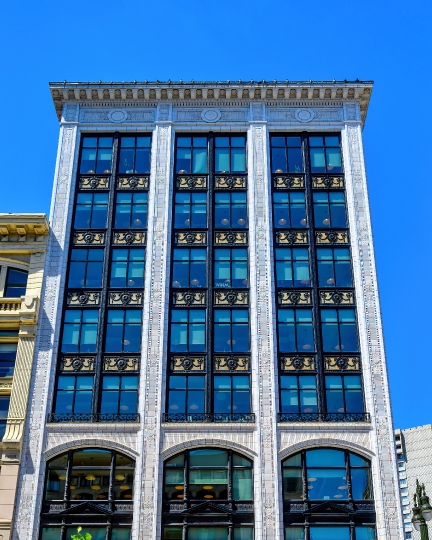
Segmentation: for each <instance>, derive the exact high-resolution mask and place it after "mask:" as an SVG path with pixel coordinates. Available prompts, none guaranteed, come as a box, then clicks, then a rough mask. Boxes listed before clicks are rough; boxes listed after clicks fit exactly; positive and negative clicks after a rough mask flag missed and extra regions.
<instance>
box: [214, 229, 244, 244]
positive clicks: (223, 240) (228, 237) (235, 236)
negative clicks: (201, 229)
mask: <svg viewBox="0 0 432 540" xmlns="http://www.w3.org/2000/svg"><path fill="white" fill-rule="evenodd" d="M215 244H217V245H220V244H221V245H229V246H232V245H246V244H247V233H246V232H244V231H241V232H239V231H226V232H225V231H223V232H215Z"/></svg>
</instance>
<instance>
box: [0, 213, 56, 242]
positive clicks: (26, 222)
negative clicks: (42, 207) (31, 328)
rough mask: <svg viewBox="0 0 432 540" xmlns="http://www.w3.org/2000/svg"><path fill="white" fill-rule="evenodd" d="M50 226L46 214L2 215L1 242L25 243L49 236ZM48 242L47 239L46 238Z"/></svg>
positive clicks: (0, 215) (0, 225) (0, 226)
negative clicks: (30, 239)
mask: <svg viewBox="0 0 432 540" xmlns="http://www.w3.org/2000/svg"><path fill="white" fill-rule="evenodd" d="M48 231H49V224H48V220H47V217H46V215H45V214H0V240H1V241H2V242H6V241H12V242H13V241H19V242H25V241H26V240H28V239H29V237H30V238H32V239H33V238H34V239H36V240H41V239H42V237H44V236H46V237H47V236H48ZM45 240H46V238H45Z"/></svg>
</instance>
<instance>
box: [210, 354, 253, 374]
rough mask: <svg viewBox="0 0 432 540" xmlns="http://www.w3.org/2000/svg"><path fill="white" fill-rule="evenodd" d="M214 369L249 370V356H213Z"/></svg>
mask: <svg viewBox="0 0 432 540" xmlns="http://www.w3.org/2000/svg"><path fill="white" fill-rule="evenodd" d="M213 363H214V370H215V371H249V369H250V367H249V357H247V356H215V358H214V360H213Z"/></svg>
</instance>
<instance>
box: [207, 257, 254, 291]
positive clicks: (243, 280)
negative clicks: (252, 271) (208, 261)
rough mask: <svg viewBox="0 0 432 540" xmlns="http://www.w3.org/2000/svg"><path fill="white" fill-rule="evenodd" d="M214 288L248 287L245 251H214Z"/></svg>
mask: <svg viewBox="0 0 432 540" xmlns="http://www.w3.org/2000/svg"><path fill="white" fill-rule="evenodd" d="M214 258H215V264H214V286H215V287H218V288H221V287H222V288H224V287H236V288H245V287H248V286H249V281H248V255H247V249H239V248H234V249H230V248H227V249H226V248H216V249H215V250H214Z"/></svg>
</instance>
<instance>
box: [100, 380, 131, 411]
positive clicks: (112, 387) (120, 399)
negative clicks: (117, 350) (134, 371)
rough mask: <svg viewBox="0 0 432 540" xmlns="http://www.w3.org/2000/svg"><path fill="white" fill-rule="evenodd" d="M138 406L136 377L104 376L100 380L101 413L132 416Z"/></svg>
mask: <svg viewBox="0 0 432 540" xmlns="http://www.w3.org/2000/svg"><path fill="white" fill-rule="evenodd" d="M137 405H138V376H137V375H123V376H121V375H118V376H117V375H105V376H104V377H103V378H102V401H101V413H107V414H110V413H111V414H133V413H136V412H137Z"/></svg>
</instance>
